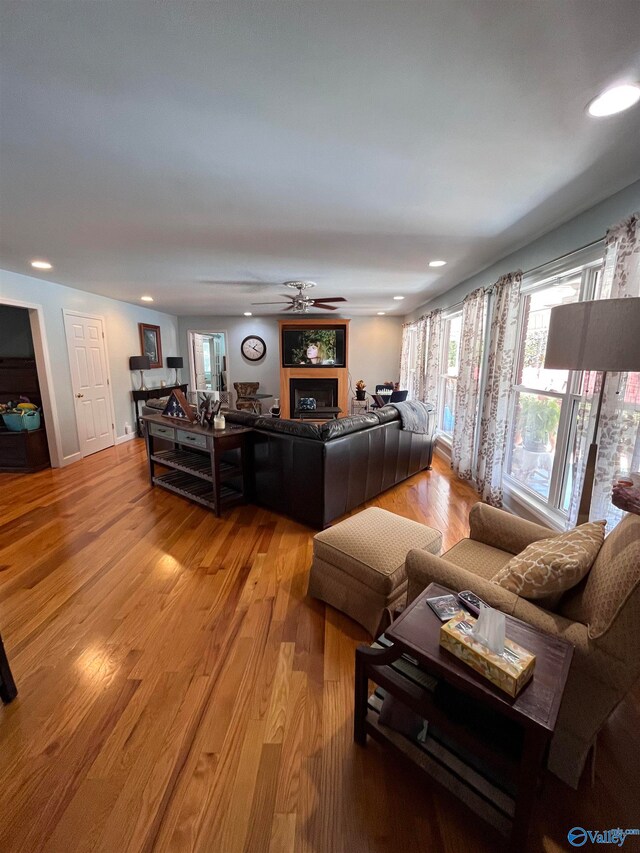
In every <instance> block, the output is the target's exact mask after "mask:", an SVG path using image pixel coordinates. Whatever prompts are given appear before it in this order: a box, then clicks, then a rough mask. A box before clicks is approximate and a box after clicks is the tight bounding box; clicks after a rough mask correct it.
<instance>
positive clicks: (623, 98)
mask: <svg viewBox="0 0 640 853" xmlns="http://www.w3.org/2000/svg"><path fill="white" fill-rule="evenodd" d="M638 101H640V86H638V85H636V84H633V83H625V84H623V85H622V86H614V87H613V88H611V89H607V90H606V91H605V92H602V93H601V94H600V95H598V97H597V98H594V99H593V100H592V101H591V103H590V104H589V105H588V106H587V112H588V113H589V115H591V116H595V117H596V118H600V117H602V116H612V115H615V113H621V112H622V111H623V110H628V109H629V107H632V106H633V105H634V104H637V103H638Z"/></svg>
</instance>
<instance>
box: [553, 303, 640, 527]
mask: <svg viewBox="0 0 640 853" xmlns="http://www.w3.org/2000/svg"><path fill="white" fill-rule="evenodd" d="M544 366H545V368H547V369H550V370H596V371H600V372H602V377H601V381H600V393H599V395H598V408H597V410H596V418H595V426H594V434H593V436H592V441H591V445H590V446H589V454H588V456H587V467H586V469H585V474H584V483H583V486H582V495H581V497H580V508H579V510H578V524H584V523H585V522H586V521H588V520H589V509H590V507H591V495H592V492H593V480H594V475H595V469H596V458H597V455H598V444H597V441H596V439H597V437H598V422H599V421H600V413H601V410H602V399H603V395H604V387H605V382H606V378H607V372H608V371H616V372H618V371H622V372H635V371H638V370H640V297H628V298H626V299H597V300H595V301H593V302H573V303H571V304H569V305H558V306H556V307H555V308H552V309H551V317H550V320H549V334H548V336H547V351H546V355H545V359H544ZM612 473H613V472H612Z"/></svg>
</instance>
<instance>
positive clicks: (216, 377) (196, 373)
mask: <svg viewBox="0 0 640 853" xmlns="http://www.w3.org/2000/svg"><path fill="white" fill-rule="evenodd" d="M187 341H188V344H189V367H190V370H191V382H190V387H191V389H192V390H193V391H196V392H197V391H219V392H221V394H223V393H226V392H227V391H228V389H229V374H228V357H227V336H226V333H225V332H197V331H189V332H187Z"/></svg>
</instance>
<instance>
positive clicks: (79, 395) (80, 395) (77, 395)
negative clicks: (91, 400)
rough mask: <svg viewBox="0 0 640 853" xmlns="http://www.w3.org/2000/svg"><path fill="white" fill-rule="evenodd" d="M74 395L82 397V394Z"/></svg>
mask: <svg viewBox="0 0 640 853" xmlns="http://www.w3.org/2000/svg"><path fill="white" fill-rule="evenodd" d="M76 397H84V394H76Z"/></svg>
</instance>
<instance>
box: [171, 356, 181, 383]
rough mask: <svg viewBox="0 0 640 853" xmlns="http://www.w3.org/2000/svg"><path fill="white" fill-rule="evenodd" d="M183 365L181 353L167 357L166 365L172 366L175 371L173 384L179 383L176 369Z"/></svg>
mask: <svg viewBox="0 0 640 853" xmlns="http://www.w3.org/2000/svg"><path fill="white" fill-rule="evenodd" d="M183 366H184V364H183V360H182V356H181V355H170V356H168V357H167V367H173V368H174V369H175V371H176V378H175V381H174V383H173V384H174V385H179V384H180V383H179V382H178V370H180V368H181V367H183Z"/></svg>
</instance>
